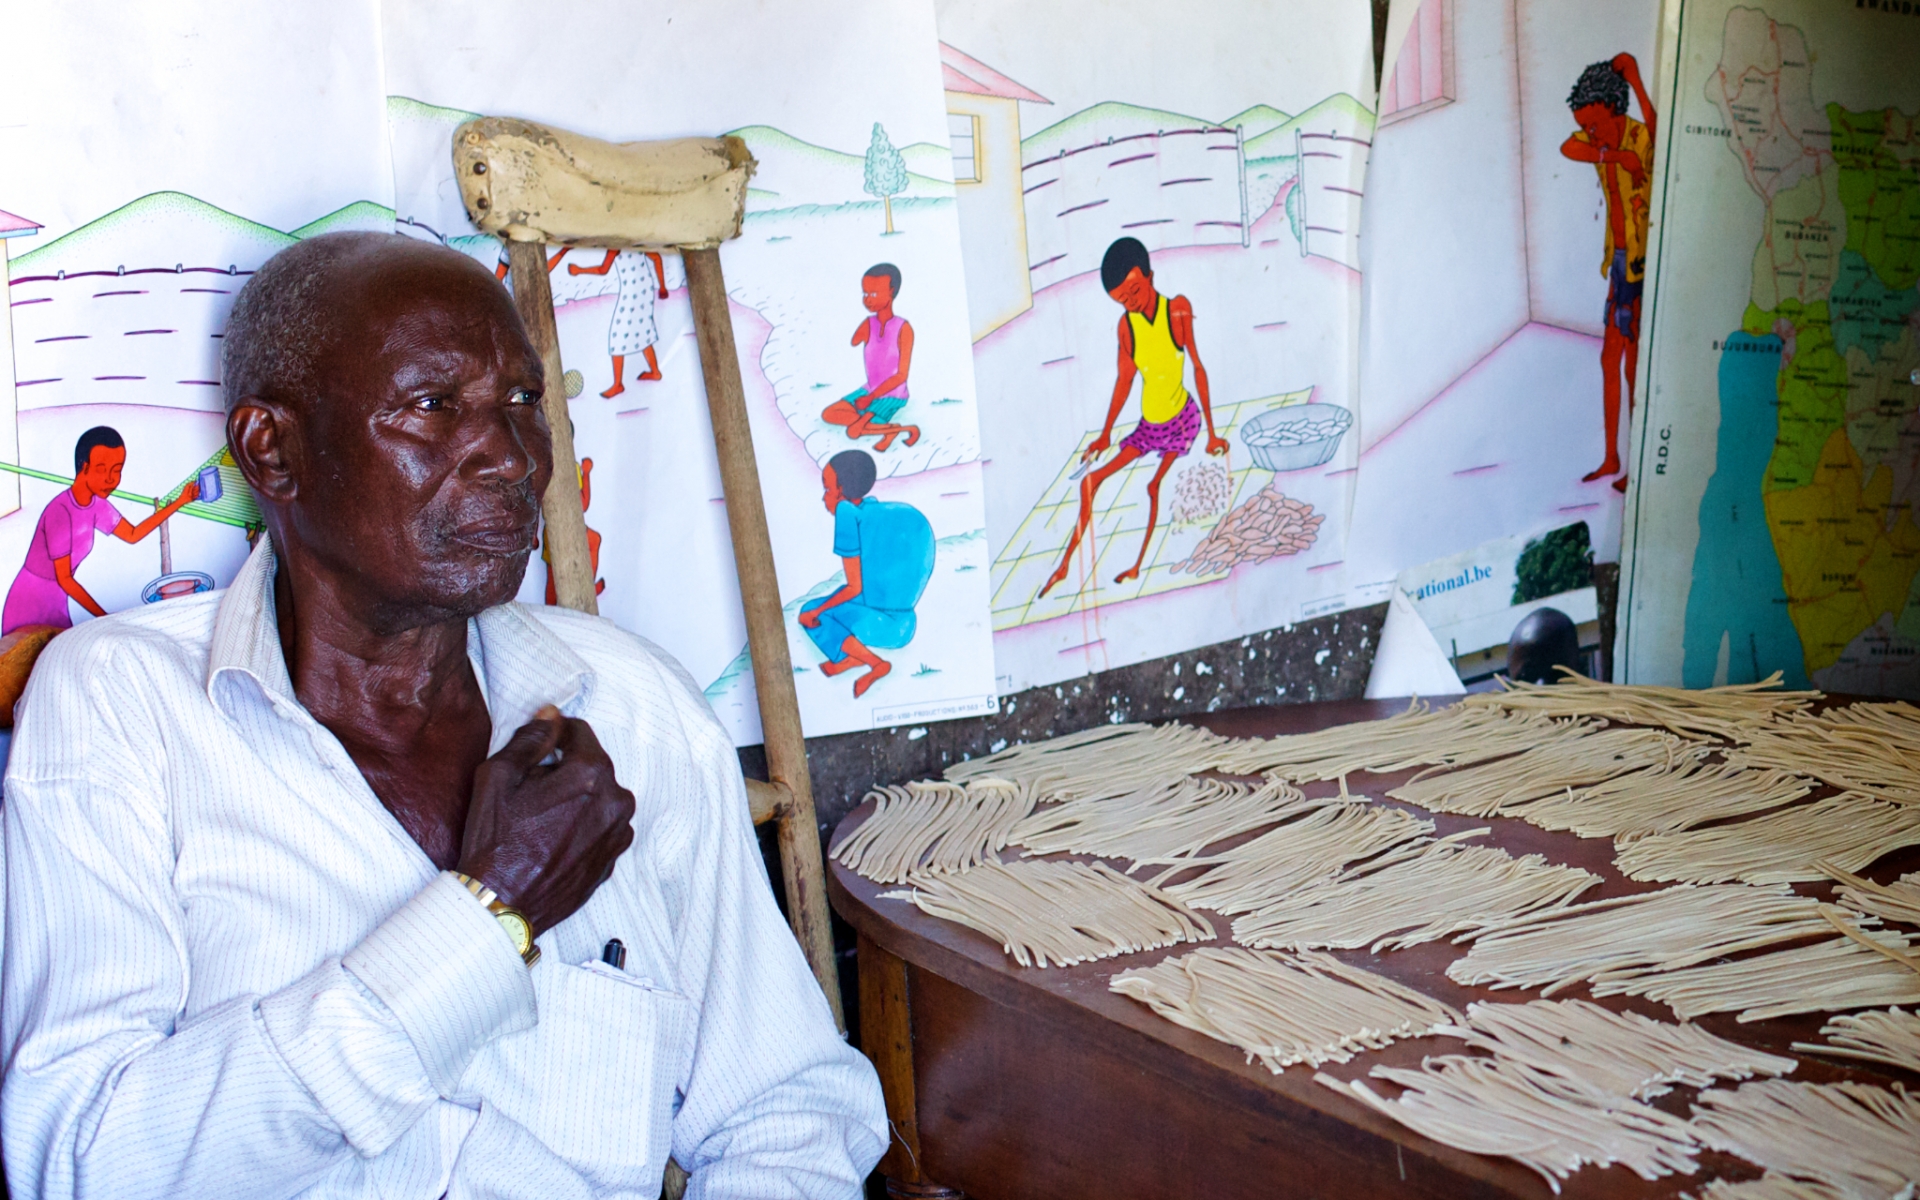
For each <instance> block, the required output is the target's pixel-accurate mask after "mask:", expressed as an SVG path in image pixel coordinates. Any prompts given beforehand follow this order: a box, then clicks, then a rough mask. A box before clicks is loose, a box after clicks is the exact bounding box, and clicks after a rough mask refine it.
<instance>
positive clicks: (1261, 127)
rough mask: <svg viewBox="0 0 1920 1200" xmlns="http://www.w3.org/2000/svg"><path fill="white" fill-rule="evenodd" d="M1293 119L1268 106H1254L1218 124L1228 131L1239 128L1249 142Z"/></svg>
mask: <svg viewBox="0 0 1920 1200" xmlns="http://www.w3.org/2000/svg"><path fill="white" fill-rule="evenodd" d="M1292 119H1293V118H1292V117H1291V116H1290V115H1288V114H1287V113H1283V112H1281V111H1280V110H1279V109H1277V108H1275V107H1273V106H1272V105H1270V104H1256V105H1254V106H1253V107H1252V108H1249V109H1245V110H1243V111H1241V112H1237V113H1235V114H1233V115H1232V116H1230V117H1228V118H1227V119H1226V120H1224V121H1222V122H1220V123H1221V124H1222V125H1225V126H1226V127H1227V128H1228V129H1232V128H1233V127H1234V126H1236V125H1237V126H1239V127H1240V128H1241V129H1242V130H1243V131H1244V132H1245V135H1246V137H1247V139H1248V140H1249V141H1251V140H1252V139H1254V138H1257V137H1259V136H1260V135H1261V134H1263V133H1267V132H1269V131H1271V130H1274V129H1277V128H1279V127H1280V126H1282V125H1285V124H1286V123H1287V122H1288V121H1290V120H1292Z"/></svg>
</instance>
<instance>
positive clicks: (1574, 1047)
mask: <svg viewBox="0 0 1920 1200" xmlns="http://www.w3.org/2000/svg"><path fill="white" fill-rule="evenodd" d="M1439 1032H1440V1033H1441V1034H1443V1035H1445V1036H1450V1037H1458V1038H1462V1039H1464V1040H1465V1041H1466V1043H1467V1044H1468V1045H1469V1046H1473V1047H1475V1048H1477V1049H1481V1050H1487V1051H1490V1052H1492V1053H1493V1054H1495V1055H1497V1056H1498V1057H1501V1058H1506V1059H1511V1060H1513V1061H1515V1062H1523V1063H1525V1064H1527V1065H1528V1066H1530V1067H1532V1068H1534V1069H1535V1070H1537V1071H1544V1072H1546V1073H1547V1074H1549V1075H1558V1076H1561V1077H1563V1078H1566V1079H1570V1080H1573V1081H1575V1082H1577V1083H1581V1084H1584V1085H1586V1086H1588V1087H1593V1088H1597V1089H1599V1090H1600V1091H1603V1092H1607V1093H1609V1094H1611V1095H1616V1096H1631V1097H1632V1098H1633V1099H1635V1100H1651V1099H1652V1098H1654V1097H1655V1096H1663V1095H1665V1094H1666V1093H1667V1092H1668V1091H1670V1090H1672V1089H1671V1087H1670V1086H1669V1085H1671V1084H1675V1083H1678V1084H1683V1085H1685V1086H1687V1087H1694V1088H1705V1087H1712V1086H1713V1083H1714V1080H1715V1079H1749V1078H1751V1077H1753V1076H1754V1075H1785V1074H1787V1073H1788V1072H1790V1071H1792V1070H1793V1069H1794V1067H1795V1066H1796V1065H1797V1064H1796V1063H1795V1062H1794V1060H1793V1059H1791V1058H1783V1057H1781V1056H1780V1055H1777V1054H1766V1053H1763V1052H1761V1051H1759V1050H1751V1049H1748V1048H1747V1047H1745V1046H1741V1045H1738V1044H1737V1043H1734V1042H1729V1041H1727V1040H1726V1039H1725V1038H1719V1037H1715V1036H1714V1035H1712V1034H1710V1033H1708V1032H1707V1031H1705V1030H1704V1029H1700V1028H1698V1027H1697V1026H1693V1025H1675V1024H1672V1023H1670V1022H1667V1021H1656V1020H1654V1019H1653V1018H1651V1017H1644V1016H1641V1015H1640V1014H1639V1013H1631V1012H1629V1013H1617V1012H1613V1011H1611V1010H1609V1009H1605V1008H1602V1007H1600V1006H1599V1005H1598V1004H1593V1003H1591V1002H1589V1001H1586V1000H1535V1001H1532V1002H1530V1003H1527V1004H1478V1003H1476V1004H1470V1005H1468V1006H1467V1020H1466V1023H1465V1027H1464V1028H1459V1027H1456V1028H1451V1029H1442V1030H1440V1031H1439Z"/></svg>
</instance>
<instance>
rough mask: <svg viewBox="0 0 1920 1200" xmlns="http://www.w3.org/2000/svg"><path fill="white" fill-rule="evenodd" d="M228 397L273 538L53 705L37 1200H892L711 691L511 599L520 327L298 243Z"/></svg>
mask: <svg viewBox="0 0 1920 1200" xmlns="http://www.w3.org/2000/svg"><path fill="white" fill-rule="evenodd" d="M225 386H226V397H227V409H228V418H227V437H228V444H229V445H230V446H231V447H232V450H233V454H234V458H235V460H236V461H237V462H238V463H239V464H240V467H241V469H242V470H243V471H244V472H245V473H246V476H247V479H248V481H249V482H250V483H251V484H252V485H253V489H254V491H255V493H256V494H257V495H258V496H259V499H260V505H261V509H262V511H264V512H265V513H266V517H267V527H268V532H269V535H270V537H269V538H267V539H263V540H262V542H261V544H260V546H259V548H258V549H257V550H256V551H255V553H254V554H253V556H252V557H251V558H250V559H249V560H248V561H247V563H246V565H245V566H244V567H243V568H242V569H241V571H240V573H239V576H238V577H237V578H236V579H235V580H234V583H233V586H232V587H231V588H229V589H227V590H226V591H225V592H224V593H215V594H211V595H207V596H202V597H196V598H192V599H185V600H177V601H172V602H169V603H166V604H160V605H155V606H153V607H151V608H146V609H143V610H141V611H139V612H136V613H128V614H124V615H122V616H118V617H112V618H108V619H106V620H102V621H97V622H93V623H90V624H87V625H84V626H82V627H81V628H79V629H76V630H74V631H72V632H70V633H67V634H64V635H62V636H61V637H60V638H58V639H56V640H55V642H54V643H53V645H52V647H51V649H50V650H49V651H48V653H47V654H46V656H45V657H44V658H42V659H41V661H40V663H39V666H38V668H37V669H36V670H35V672H34V678H33V681H32V684H31V686H30V687H29V689H28V692H27V695H26V698H25V700H24V702H23V706H22V707H23V710H24V712H23V715H22V719H21V721H20V724H19V727H18V737H17V739H16V741H15V743H14V753H13V762H12V765H11V769H10V770H9V772H8V776H7V783H6V803H5V808H4V821H5V851H6V857H5V870H6V907H5V916H6V943H5V960H4V989H3V990H0V1026H3V1027H4V1028H0V1036H3V1037H4V1041H3V1042H0V1049H3V1050H4V1053H5V1054H6V1059H5V1064H4V1067H5V1080H4V1092H3V1093H0V1137H3V1138H4V1144H5V1152H6V1173H7V1177H8V1178H9V1179H10V1180H11V1182H12V1185H13V1187H14V1188H15V1189H16V1191H15V1194H16V1195H19V1196H50V1197H66V1196H110V1197H115V1198H124V1197H141V1196H154V1197H163V1196H164V1197H179V1196H208V1197H219V1198H221V1200H240V1198H242V1197H255V1196H260V1197H266V1196H274V1197H281V1196H286V1197H291V1196H310V1197H347V1196H352V1197H376V1196H377V1197H422V1198H424V1200H433V1198H435V1197H441V1196H445V1197H448V1198H449V1200H459V1198H462V1197H526V1198H528V1200H532V1198H535V1197H538V1198H540V1200H556V1198H568V1197H589V1196H631V1197H649V1198H651V1197H654V1196H657V1195H658V1194H659V1192H660V1180H661V1171H662V1167H663V1165H664V1164H665V1162H666V1159H667V1156H668V1154H669V1152H671V1153H672V1154H673V1155H674V1157H675V1158H677V1160H678V1161H679V1162H680V1163H682V1164H684V1165H685V1166H686V1168H687V1169H688V1170H689V1171H690V1172H691V1173H692V1179H693V1182H692V1186H691V1194H693V1195H696V1196H714V1197H718V1196H752V1197H774V1196H807V1197H813V1196H822V1197H824V1196H843V1197H844V1196H855V1195H858V1194H859V1191H860V1186H861V1179H862V1178H863V1177H864V1175H865V1174H866V1172H867V1171H868V1170H869V1169H870V1168H871V1166H872V1164H873V1163H874V1161H875V1160H876V1159H877V1158H878V1157H879V1155H880V1152H881V1150H882V1148H883V1146H884V1141H883V1139H884V1137H885V1122H884V1117H883V1115H882V1108H881V1102H880V1093H879V1088H878V1086H877V1083H876V1080H875V1078H874V1074H873V1071H872V1069H871V1068H870V1067H869V1066H868V1065H867V1064H866V1062H865V1061H864V1060H863V1059H861V1058H860V1057H859V1056H858V1055H856V1054H855V1053H854V1052H853V1051H852V1050H850V1049H848V1048H847V1047H846V1046H845V1045H844V1044H843V1043H842V1042H841V1041H840V1040H839V1038H838V1037H837V1036H836V1035H835V1032H834V1028H833V1024H832V1021H831V1019H830V1017H829V1014H828V1010H827V1006H826V1003H825V1001H824V999H823V998H822V997H821V995H820V994H819V991H818V990H817V989H816V987H815V986H814V984H813V982H812V980H811V977H810V976H809V975H808V972H807V969H806V966H805V963H804V962H803V960H802V958H801V956H800V952H799V949H798V947H796V946H795V944H794V942H793V939H792V938H791V937H790V936H789V935H788V933H787V931H786V928H785V926H784V925H783V924H782V922H781V920H780V917H779V913H778V912H777V910H776V909H775V907H774V904H773V900H772V895H771V893H770V891H769V889H768V887H767V880H766V875H765V873H764V870H763V868H762V866H761V862H760V859H759V857H758V855H757V853H756V850H755V845H754V840H753V836H752V832H751V830H750V828H749V825H748V817H747V804H746V799H745V796H744V794H743V790H742V785H741V780H740V774H739V769H738V766H737V765H736V761H735V759H734V756H733V752H732V747H731V746H730V745H729V743H728V741H727V738H726V737H725V735H724V734H723V733H722V731H721V729H720V726H719V725H718V723H717V722H716V721H715V720H714V717H713V715H712V713H711V711H710V710H709V709H708V708H707V706H706V704H705V702H704V701H703V700H702V698H701V696H700V693H699V690H698V689H697V688H695V687H694V685H693V683H692V681H691V680H690V679H689V678H688V677H687V676H686V674H685V673H684V672H683V671H682V670H681V669H680V667H679V666H678V665H676V664H675V663H674V662H673V661H672V660H670V659H668V658H667V657H666V656H665V655H663V654H662V653H661V652H660V651H658V650H657V649H655V648H654V647H653V646H651V645H649V644H648V643H646V642H644V641H642V640H641V639H639V638H636V637H633V636H630V635H628V634H625V633H622V632H621V631H620V630H618V629H616V628H614V627H613V626H612V625H610V624H608V623H606V622H604V621H601V620H598V619H596V618H592V617H586V616H582V615H580V614H577V613H572V612H566V611H562V610H558V609H551V608H523V607H521V606H520V605H518V604H515V603H512V600H513V596H514V594H515V593H516V592H517V591H518V589H519V587H520V581H521V577H522V576H523V575H524V573H525V572H526V568H527V558H528V554H529V552H530V551H531V550H532V549H533V547H534V545H535V542H536V535H537V533H538V499H539V496H540V493H541V491H542V489H544V488H545V486H546V484H547V479H548V476H549V475H550V473H551V461H550V457H549V456H550V447H549V441H548V431H547V427H546V424H545V422H544V420H543V419H542V417H541V414H540V407H539V400H540V390H541V371H540V360H539V359H538V357H537V356H536V355H535V354H534V352H533V350H532V349H531V347H530V345H529V343H528V341H527V338H526V334H525V332H524V331H523V330H522V328H521V325H520V322H519V320H518V319H517V318H516V317H515V315H514V311H513V308H512V305H511V303H510V301H509V299H508V297H507V294H506V292H505V291H504V290H503V289H502V288H501V287H500V285H499V284H498V283H497V282H495V280H494V279H493V277H492V275H491V274H489V273H488V272H487V271H486V270H485V269H484V268H482V267H480V266H477V265H476V264H474V263H472V262H471V261H469V260H468V259H466V258H465V257H463V256H462V255H460V254H457V253H455V252H453V251H451V250H445V249H441V248H439V247H433V246H428V245H424V244H422V243H419V242H416V241H412V240H408V239H405V238H398V237H388V236H381V235H370V234H338V235H329V236H326V237H319V238H314V239H312V240H309V241H306V242H302V243H300V244H299V245H297V246H294V247H291V248H289V249H287V250H286V251H283V252H282V253H281V254H279V255H277V256H276V257H275V258H274V259H273V260H272V261H271V262H269V263H268V264H267V265H266V266H265V267H264V268H263V269H262V270H261V271H260V272H259V273H258V274H257V275H255V276H254V278H253V279H252V281H251V282H249V283H248V285H247V287H246V289H245V290H244V291H243V292H242V293H241V296H240V298H239V301H238V303H236V305H235V306H234V311H233V316H232V319H231V321H230V323H229V325H228V330H227V337H226V350H225ZM616 943H618V945H616ZM622 948H624V968H622V967H621V966H620V965H618V964H619V962H620V961H621V960H622ZM603 960H604V961H603Z"/></svg>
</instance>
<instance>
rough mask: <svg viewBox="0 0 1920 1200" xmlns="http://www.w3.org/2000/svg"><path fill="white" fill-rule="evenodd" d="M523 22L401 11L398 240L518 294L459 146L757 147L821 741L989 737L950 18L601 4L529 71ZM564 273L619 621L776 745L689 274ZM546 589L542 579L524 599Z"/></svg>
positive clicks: (744, 293)
mask: <svg viewBox="0 0 1920 1200" xmlns="http://www.w3.org/2000/svg"><path fill="white" fill-rule="evenodd" d="M525 20H526V10H525V9H524V7H523V6H516V5H513V4H509V3H506V2H505V0H487V2H484V3H477V4H476V3H468V2H465V0H462V2H459V3H455V2H453V0H434V2H427V0H421V2H415V3H407V4H395V5H389V6H388V7H387V9H386V13H385V31H386V38H385V46H384V52H385V58H386V92H387V101H386V104H387V113H388V118H389V122H390V133H391V140H392V147H393V171H394V178H395V189H396V207H397V211H398V228H399V230H400V231H401V232H402V233H406V234H409V235H411V236H416V237H421V238H427V239H430V240H434V241H438V242H442V243H444V244H446V245H449V246H452V247H454V248H456V249H459V250H462V251H464V252H465V253H468V254H471V255H473V256H474V257H476V258H478V259H479V260H480V261H482V262H483V263H484V264H486V265H487V266H488V267H489V268H494V269H497V270H499V271H500V273H501V274H502V276H503V278H508V276H507V272H506V269H505V266H504V261H503V259H504V251H503V249H502V247H501V245H500V243H498V242H497V241H495V240H494V239H492V238H489V237H485V236H483V235H479V234H478V233H477V232H476V231H475V230H474V229H473V227H472V226H471V225H470V224H469V223H468V221H467V219H466V215H465V212H464V210H463V209H462V207H461V203H460V198H459V192H458V189H457V187H456V185H455V181H454V178H453V173H452V165H451V158H450V149H449V148H450V145H451V138H452V135H453V132H454V130H455V129H456V128H458V126H459V125H460V124H461V122H463V121H466V120H468V119H470V118H471V117H473V116H476V115H480V114H487V115H496V116H513V117H521V118H525V119H528V120H534V121H541V122H546V123H549V124H552V125H555V126H559V127H561V128H565V129H569V130H573V131H576V132H579V133H584V134H588V135H591V136H594V137H600V138H604V139H606V140H608V141H614V142H624V141H639V140H646V139H652V138H666V137H686V136H711V135H715V134H721V133H734V134H738V135H739V136H740V137H742V138H744V139H745V141H746V143H747V147H748V149H749V150H750V151H751V152H752V154H753V156H754V158H755V159H756V160H757V161H758V163H759V166H758V168H757V171H756V173H755V175H754V177H753V180H752V183H751V191H750V192H749V195H748V202H747V218H746V225H745V229H744V231H743V233H742V236H741V237H740V238H738V239H737V240H735V241H732V242H728V243H727V244H726V245H725V246H723V247H722V249H721V261H722V265H723V268H724V270H725V272H726V276H727V286H728V292H729V295H730V297H731V300H732V317H733V327H734V334H735V337H736V338H737V339H738V343H739V346H738V348H739V356H740V370H741V375H742V377H743V379H744V381H745V384H746V392H747V405H748V410H749V414H750V418H751V421H752V426H753V434H754V447H755V453H756V456H757V458H758V463H759V469H760V478H761V485H762V489H763V491H764V493H765V496H766V503H767V517H768V522H769V525H770V527H771V534H772V540H773V547H774V557H775V564H776V567H777V570H778V573H779V578H780V586H781V599H782V601H783V603H784V605H785V608H786V613H787V618H788V639H789V642H790V645H791V651H792V656H793V663H794V671H795V678H794V683H795V686H796V688H797V689H798V692H799V698H800V707H801V714H802V718H803V723H804V726H805V729H806V732H807V734H808V735H809V736H818V735H821V734H830V733H839V732H845V731H848V730H855V729H867V728H873V727H881V726H895V725H902V724H910V723H913V722H918V721H925V720H936V719H943V718H948V717H961V716H969V715H974V714H977V713H982V712H988V711H991V710H992V709H993V708H994V706H995V704H996V701H995V698H994V680H993V671H992V659H993V650H992V641H991V637H992V635H991V628H990V626H989V623H988V618H987V611H988V609H987V579H988V569H989V566H990V558H989V555H988V551H987V537H986V521H985V513H984V508H983V500H982V494H981V467H980V435H979V415H978V413H977V411H976V407H975V402H974V383H973V363H972V358H971V355H970V353H969V347H970V339H969V337H968V325H967V294H966V287H965V284H964V282H963V273H962V264H961V256H960V227H959V223H958V219H957V217H956V214H955V201H954V189H953V174H952V171H953V166H952V164H953V157H952V154H951V151H950V149H949V145H948V139H947V114H946V109H945V106H944V105H943V104H942V101H941V94H940V84H939V78H940V64H939V60H938V57H937V54H938V50H937V39H936V35H935V31H934V20H933V10H932V7H931V6H930V5H929V4H925V3H919V4H914V3H907V4H901V3H892V2H890V0H848V2H846V3H842V4H839V5H836V6H835V17H834V19H833V20H831V21H827V20H822V19H820V16H819V14H818V13H817V12H815V11H812V10H809V9H806V8H805V7H794V6H787V7H781V6H770V7H761V8H759V9H757V10H756V12H755V14H754V16H753V19H752V20H751V21H745V22H743V21H741V20H740V17H739V13H738V11H737V10H736V9H730V8H729V7H728V6H725V5H711V4H700V3H693V2H687V3H672V4H650V5H633V4H626V3H618V2H615V0H581V2H576V3H570V4H567V5H563V6H556V7H552V8H548V9H543V10H542V13H541V17H540V37H539V40H540V43H541V45H542V46H545V47H550V48H566V51H565V53H566V55H567V56H570V58H569V60H568V61H567V62H565V63H561V62H557V61H554V60H551V59H545V58H543V60H542V62H541V65H540V66H539V68H538V69H536V70H529V69H527V67H528V62H529V60H528V58H527V55H528V53H529V42H528V37H527V29H526V25H525ZM609 46H619V47H621V48H622V50H621V52H620V53H619V54H609V53H606V52H605V48H606V47H609ZM722 47H724V50H722V49H721V48H722ZM556 52H557V51H556ZM541 53H542V54H546V53H547V52H546V51H542V52H541ZM547 257H548V263H547V269H548V275H549V278H550V280H551V283H552V287H553V293H554V301H555V316H556V320H557V324H558V327H559V331H560V343H561V357H562V359H563V361H564V363H565V365H566V367H567V368H568V369H569V387H568V391H569V393H570V394H571V395H572V399H571V401H570V409H571V413H572V418H573V422H574V445H575V448H576V451H577V453H578V454H579V455H580V456H581V464H580V465H581V482H582V485H583V499H585V500H586V501H587V511H586V518H587V527H588V531H589V532H588V542H589V547H590V549H591V550H592V552H593V555H594V558H595V570H596V587H597V588H598V589H599V606H600V612H601V614H602V615H604V616H607V617H610V618H611V619H613V620H614V621H616V622H618V623H619V624H620V625H622V626H623V627H625V628H627V629H631V630H633V631H635V632H637V633H640V634H642V635H644V636H646V637H648V638H650V639H651V640H653V641H654V642H656V643H658V644H659V645H660V646H662V647H664V648H665V649H666V650H667V651H668V652H669V653H671V654H673V655H674V656H675V657H677V658H678V659H679V660H680V661H681V662H682V663H684V664H685V665H686V667H687V669H688V670H689V671H690V672H691V673H692V674H693V676H694V678H695V680H696V681H697V682H698V683H699V684H700V685H701V686H702V687H703V688H705V690H706V694H707V698H708V699H709V700H710V701H711V702H712V703H713V705H714V708H715V710H716V711H717V712H718V713H719V714H720V717H721V720H722V721H723V722H724V723H725V724H726V725H727V727H728V729H729V730H730V731H731V733H732V734H733V736H734V738H735V739H736V740H737V741H738V742H740V743H743V744H745V743H751V742H756V741H758V740H759V710H758V706H757V704H756V702H755V698H754V690H753V678H752V667H751V664H750V663H749V661H748V658H747V653H746V630H745V625H744V621H743V618H742V616H741V611H740V604H739V598H738V597H739V589H738V584H737V581H736V578H735V574H734V565H733V559H732V556H731V550H730V542H729V539H728V533H727V518H726V509H725V503H724V498H723V496H722V490H721V486H720V477H719V468H718V465H717V463H716V460H715V457H714V449H713V435H712V429H711V426H710V424H709V420H708V414H707V403H706V398H705V393H704V390H703V388H702V384H701V374H700V362H699V354H698V350H697V348H696V345H695V342H694V332H693V326H692V311H691V308H690V306H689V304H688V300H687V294H686V284H685V277H684V273H683V270H682V267H681V264H680V261H679V259H678V258H677V256H674V255H672V254H666V255H658V254H648V253H639V252H634V251H619V252H613V253H610V252H608V251H606V250H589V249H574V250H570V251H566V252H564V253H562V252H561V248H559V247H553V248H550V250H549V253H548V256H547ZM508 282H509V283H511V279H510V278H508ZM855 570H857V571H858V575H857V576H855V575H854V574H853V572H854V571H855ZM850 579H853V580H855V582H854V583H853V584H852V585H851V586H850V585H849V580H850ZM545 585H546V579H545V572H544V571H543V570H534V571H531V572H529V579H528V583H527V588H526V591H525V592H524V593H523V595H522V599H523V600H528V601H538V600H540V599H542V591H543V589H544V588H545Z"/></svg>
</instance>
